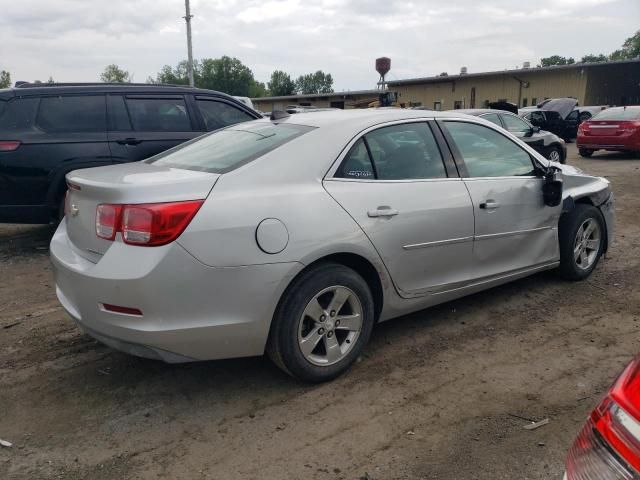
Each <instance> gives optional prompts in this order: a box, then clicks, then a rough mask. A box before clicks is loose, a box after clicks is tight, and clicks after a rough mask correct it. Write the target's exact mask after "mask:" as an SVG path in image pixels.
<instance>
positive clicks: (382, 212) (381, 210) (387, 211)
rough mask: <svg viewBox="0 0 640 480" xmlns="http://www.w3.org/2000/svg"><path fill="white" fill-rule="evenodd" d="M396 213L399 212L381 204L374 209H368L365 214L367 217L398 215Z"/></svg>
mask: <svg viewBox="0 0 640 480" xmlns="http://www.w3.org/2000/svg"><path fill="white" fill-rule="evenodd" d="M398 213H400V212H398V210H396V209H394V208H391V207H387V206H386V205H383V206H381V207H378V208H377V209H376V210H369V211H368V212H367V215H368V216H369V217H394V216H396V215H398Z"/></svg>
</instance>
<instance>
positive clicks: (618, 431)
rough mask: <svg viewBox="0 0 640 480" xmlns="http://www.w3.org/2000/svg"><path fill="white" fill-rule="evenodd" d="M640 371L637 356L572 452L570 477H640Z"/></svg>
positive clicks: (582, 479)
mask: <svg viewBox="0 0 640 480" xmlns="http://www.w3.org/2000/svg"><path fill="white" fill-rule="evenodd" d="M639 372H640V357H637V358H636V359H634V361H633V362H631V364H629V366H627V368H626V369H625V370H624V372H622V375H620V377H618V379H617V380H616V381H615V383H614V384H613V386H612V387H611V389H610V390H609V392H608V393H607V395H606V396H605V398H604V399H603V400H602V402H601V403H600V405H598V407H597V408H596V409H595V410H594V411H593V413H592V414H591V417H590V418H589V420H588V422H587V425H586V426H585V427H584V429H583V430H582V432H581V433H580V435H578V438H577V439H576V441H575V443H574V445H573V447H571V450H570V451H569V455H568V457H567V479H568V480H596V479H597V480H607V479H637V478H640V475H639V474H638V473H637V472H640V422H639V421H638V418H640V375H639Z"/></svg>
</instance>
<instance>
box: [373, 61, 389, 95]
mask: <svg viewBox="0 0 640 480" xmlns="http://www.w3.org/2000/svg"><path fill="white" fill-rule="evenodd" d="M389 70H391V59H390V58H388V57H380V58H376V71H377V72H378V73H379V74H380V79H379V80H378V88H379V89H380V90H382V91H383V92H384V91H385V90H386V89H387V84H386V82H385V77H386V75H387V73H389Z"/></svg>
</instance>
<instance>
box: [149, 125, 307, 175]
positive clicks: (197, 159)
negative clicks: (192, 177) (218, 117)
mask: <svg viewBox="0 0 640 480" xmlns="http://www.w3.org/2000/svg"><path fill="white" fill-rule="evenodd" d="M313 128H314V127H308V126H304V125H292V124H273V123H267V122H255V123H254V122H252V123H242V124H237V125H234V126H232V127H228V128H225V129H223V130H218V131H215V132H212V133H210V134H208V135H204V136H202V137H199V138H197V139H194V140H191V141H189V142H186V143H183V144H182V145H179V146H177V147H174V148H172V149H170V150H167V151H165V152H163V153H161V154H159V155H156V156H155V157H151V158H150V159H148V160H146V162H147V163H153V164H156V165H162V166H165V167H173V168H181V169H185V170H198V171H201V172H210V173H226V172H229V171H231V170H233V169H235V168H238V167H239V166H241V165H244V164H246V163H248V162H250V161H252V160H255V159H256V158H258V157H261V156H262V155H264V154H265V153H267V152H270V151H272V150H275V149H276V148H278V147H280V146H282V145H284V144H285V143H287V142H289V141H291V140H293V139H294V138H296V137H299V136H300V135H303V134H304V133H306V132H308V131H310V130H313Z"/></svg>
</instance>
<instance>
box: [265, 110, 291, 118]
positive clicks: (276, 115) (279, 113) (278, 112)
mask: <svg viewBox="0 0 640 480" xmlns="http://www.w3.org/2000/svg"><path fill="white" fill-rule="evenodd" d="M290 116H291V114H289V113H287V112H283V111H282V110H274V111H273V112H271V116H270V117H269V119H270V120H281V119H283V118H288V117H290Z"/></svg>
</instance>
